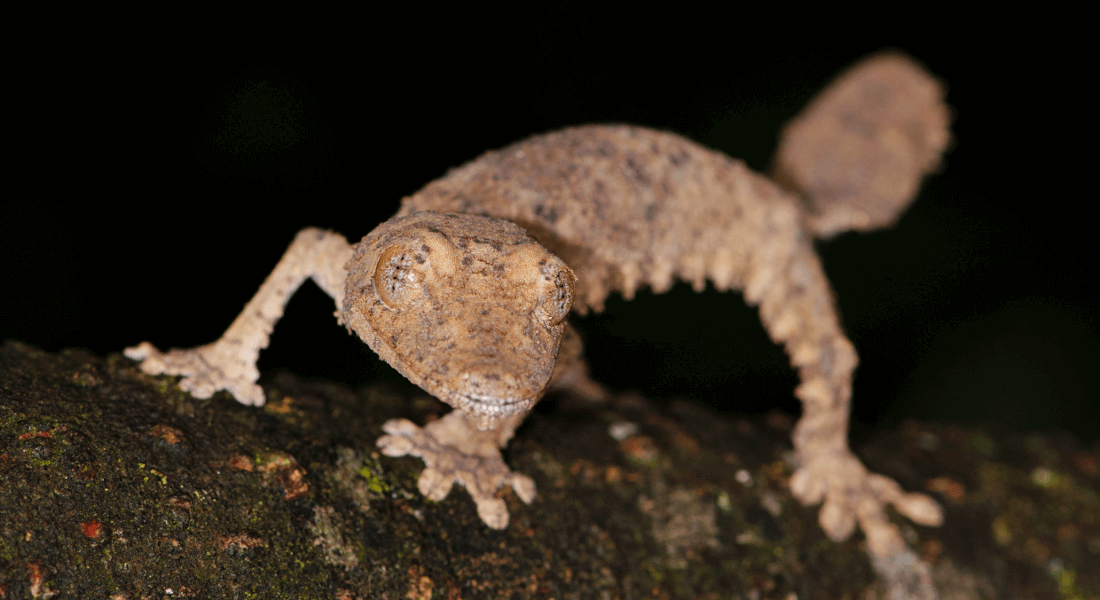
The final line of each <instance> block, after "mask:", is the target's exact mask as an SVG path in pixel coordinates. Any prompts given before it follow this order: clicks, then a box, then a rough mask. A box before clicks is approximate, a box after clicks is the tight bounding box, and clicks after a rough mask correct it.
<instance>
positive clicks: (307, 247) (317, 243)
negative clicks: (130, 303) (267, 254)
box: [124, 228, 352, 406]
mask: <svg viewBox="0 0 1100 600" xmlns="http://www.w3.org/2000/svg"><path fill="white" fill-rule="evenodd" d="M351 255H352V247H351V246H350V245H349V244H348V242H347V240H346V239H344V236H342V235H339V234H336V233H332V232H330V231H323V230H321V229H315V228H309V229H303V230H302V231H300V232H299V233H298V235H297V236H295V238H294V241H293V242H292V243H291V244H290V247H289V248H287V251H286V253H285V254H283V257H282V259H280V260H279V263H278V264H277V265H275V269H274V270H273V271H272V272H271V274H270V275H268V276H267V279H265V280H264V283H263V285H261V286H260V289H259V291H257V292H256V295H255V296H253V297H252V300H250V301H249V302H248V304H247V305H245V307H244V310H243V311H241V314H240V315H238V316H237V318H236V319H235V320H234V321H233V324H232V325H230V326H229V329H227V330H226V331H225V333H224V334H222V337H221V338H219V339H218V340H217V341H215V342H213V343H211V344H207V345H205V346H199V347H197V348H188V349H173V350H170V351H168V352H161V351H159V350H157V349H156V347H154V346H153V345H152V344H150V343H149V342H142V343H141V344H139V345H137V346H134V347H131V348H127V349H126V350H125V351H124V354H125V355H126V356H127V357H128V358H131V359H134V360H138V361H141V370H142V371H144V372H145V373H148V374H150V375H158V374H162V373H163V374H167V375H183V379H182V380H181V381H180V388H182V389H184V390H186V391H189V392H191V394H192V395H193V396H195V397H196V398H209V397H210V396H212V395H213V394H214V392H216V391H218V390H227V391H228V392H229V393H231V394H233V397H234V398H236V399H237V401H238V402H240V403H242V404H248V405H251V406H261V405H263V403H264V392H263V390H262V389H261V388H260V386H258V385H256V380H257V379H259V377H260V372H259V370H257V368H256V359H257V358H259V356H260V350H261V349H263V348H266V347H267V344H268V341H269V339H270V335H271V330H272V329H273V328H274V327H275V322H276V321H278V320H279V319H280V318H281V317H282V316H283V310H284V308H285V307H286V303H287V301H288V300H289V299H290V296H291V295H293V294H294V292H295V291H296V290H297V289H298V287H299V286H300V285H302V282H304V281H305V280H306V279H307V278H313V280H314V281H315V282H316V283H317V285H318V286H319V287H320V288H321V289H322V290H324V291H325V292H326V293H328V295H330V296H332V297H333V299H334V300H335V301H336V309H337V311H336V315H337V319H338V320H339V318H340V313H341V310H342V308H343V301H344V279H345V278H346V276H347V270H346V269H345V268H344V265H345V264H346V263H347V262H348V259H349V258H351Z"/></svg>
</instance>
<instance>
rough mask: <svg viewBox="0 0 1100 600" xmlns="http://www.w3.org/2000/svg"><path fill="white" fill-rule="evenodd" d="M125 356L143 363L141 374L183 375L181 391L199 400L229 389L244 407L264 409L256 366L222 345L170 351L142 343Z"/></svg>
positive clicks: (126, 352) (129, 350) (128, 350)
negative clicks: (257, 381)
mask: <svg viewBox="0 0 1100 600" xmlns="http://www.w3.org/2000/svg"><path fill="white" fill-rule="evenodd" d="M227 350H228V351H227ZM123 354H125V355H126V357H127V358H131V359H133V360H137V361H141V370H142V372H144V373H147V374H149V375H160V374H166V375H183V379H182V380H180V383H179V386H180V389H182V390H185V391H188V392H191V395H192V396H194V397H196V398H209V397H210V396H213V395H214V392H216V391H218V390H227V391H228V392H229V393H231V394H233V397H235V398H236V399H237V401H238V402H240V403H241V404H247V405H249V406H263V403H264V391H263V388H261V387H260V386H258V385H256V380H257V379H259V377H260V372H259V371H258V370H257V369H256V365H255V364H254V362H252V361H248V360H246V359H241V358H239V357H237V356H235V355H234V353H233V352H232V349H227V348H225V347H224V344H222V343H221V342H214V343H213V344H207V345H205V346H199V347H197V348H188V349H185V350H181V349H174V350H170V351H168V352H161V351H160V350H157V349H156V347H155V346H153V345H152V344H150V343H149V342H142V343H140V344H138V345H137V346H133V347H131V348H127V349H125V350H124V351H123Z"/></svg>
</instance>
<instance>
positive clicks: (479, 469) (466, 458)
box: [377, 419, 535, 529]
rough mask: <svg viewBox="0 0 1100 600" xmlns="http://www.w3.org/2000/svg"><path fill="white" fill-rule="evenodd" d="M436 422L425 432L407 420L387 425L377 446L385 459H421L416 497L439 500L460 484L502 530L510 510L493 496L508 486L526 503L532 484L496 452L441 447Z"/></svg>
mask: <svg viewBox="0 0 1100 600" xmlns="http://www.w3.org/2000/svg"><path fill="white" fill-rule="evenodd" d="M443 420H444V419H441V420H440V421H443ZM440 421H435V422H433V423H432V424H429V425H428V426H426V427H425V428H420V427H418V426H417V425H416V424H414V423H413V422H412V421H409V420H407V419H391V420H389V421H386V423H385V424H384V425H383V426H382V430H383V431H385V432H386V433H387V434H389V435H384V436H382V437H380V438H378V442H377V443H378V447H379V448H381V449H382V453H383V454H385V455H387V456H406V455H408V456H419V457H420V458H422V459H423V460H424V464H425V468H424V471H423V472H422V473H421V474H420V481H419V482H418V483H417V487H418V488H419V489H420V493H422V494H424V495H425V496H427V497H428V498H431V499H432V500H436V501H439V500H443V499H444V498H446V497H447V494H449V493H450V491H451V486H452V485H453V484H454V483H459V484H461V485H463V486H465V487H466V490H467V491H469V492H470V496H471V497H472V498H473V499H474V502H475V503H476V504H477V514H478V516H480V517H481V520H482V521H484V522H485V524H486V525H488V526H489V527H492V528H493V529H504V528H505V527H507V526H508V507H507V506H506V505H505V503H504V500H501V499H500V498H497V497H496V491H497V490H498V489H499V488H501V487H504V486H508V485H510V486H512V489H514V490H515V492H516V495H518V496H519V498H520V500H523V502H524V503H526V504H530V503H531V501H532V500H534V499H535V482H534V481H532V480H531V478H530V477H527V476H526V475H521V474H519V473H513V472H512V471H511V470H509V469H508V466H507V465H505V464H504V459H502V458H501V456H500V451H499V450H498V449H497V448H495V447H487V446H486V445H482V446H481V447H480V448H478V449H476V450H475V449H473V448H461V449H460V448H457V447H455V446H454V445H451V444H449V443H444V442H441V441H440V440H439V439H437V437H436V436H435V435H433V431H432V425H434V424H435V423H440ZM475 452H476V453H475ZM481 454H486V455H485V456H482V455H481Z"/></svg>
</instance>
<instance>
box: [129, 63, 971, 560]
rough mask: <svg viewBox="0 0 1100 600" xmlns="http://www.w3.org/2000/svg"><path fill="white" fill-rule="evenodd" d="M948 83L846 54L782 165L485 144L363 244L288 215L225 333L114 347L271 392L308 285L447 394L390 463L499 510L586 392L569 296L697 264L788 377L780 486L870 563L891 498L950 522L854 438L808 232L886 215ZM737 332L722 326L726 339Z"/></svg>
mask: <svg viewBox="0 0 1100 600" xmlns="http://www.w3.org/2000/svg"><path fill="white" fill-rule="evenodd" d="M950 120H951V114H950V109H949V107H948V106H947V105H946V104H945V88H944V86H943V84H942V83H941V82H939V81H938V80H937V79H936V78H934V77H933V76H932V75H930V74H929V73H927V72H926V71H925V70H924V69H923V68H922V67H920V66H918V65H917V64H916V63H915V62H914V61H913V60H911V59H909V58H908V57H906V56H904V55H901V54H899V53H883V54H879V55H874V56H872V57H870V58H867V59H864V60H863V61H861V62H859V63H857V64H855V65H854V66H852V67H850V68H849V69H848V70H847V71H846V72H845V73H843V74H841V75H840V76H839V77H838V78H837V79H836V80H835V81H834V82H833V83H832V84H831V85H829V86H828V87H827V88H826V89H825V90H824V91H823V92H821V93H820V94H819V95H818V96H817V97H816V98H815V99H814V100H812V101H811V102H810V103H809V104H808V105H807V107H806V108H804V109H803V111H802V112H801V113H800V114H799V115H797V116H796V117H795V118H794V119H792V121H790V122H789V123H788V124H787V125H785V127H784V129H783V130H782V132H781V134H780V139H779V145H778V149H777V151H776V156H775V158H774V162H773V167H772V175H771V177H765V176H764V175H761V174H757V173H754V172H753V171H751V170H750V169H749V168H748V167H747V166H746V165H745V164H744V163H743V162H741V161H739V160H735V159H732V158H730V157H727V156H726V155H724V154H722V153H720V152H717V151H714V150H711V149H708V148H705V147H703V146H701V145H699V144H697V143H695V142H692V141H690V140H688V139H686V138H684V137H681V136H679V135H675V134H673V133H667V132H662V131H656V130H652V129H646V128H643V127H638V126H630V125H587V126H578V127H571V128H567V129H563V130H560V131H555V132H551V133H546V134H542V135H536V136H534V137H531V138H528V139H526V140H523V141H520V142H518V143H515V144H513V145H511V146H508V147H506V148H503V149H501V150H497V151H491V152H487V153H485V154H484V155H482V156H481V157H479V158H477V159H475V160H473V161H471V162H469V163H468V164H466V165H464V166H461V167H458V168H455V169H452V170H451V171H450V172H448V173H447V174H446V175H445V176H443V177H442V178H440V179H438V180H436V181H433V182H431V183H429V184H428V185H427V186H425V187H424V188H423V189H421V190H420V191H418V192H416V193H415V194H413V195H411V196H408V197H406V198H404V199H403V200H402V202H401V206H400V210H399V211H398V212H397V214H396V215H394V216H393V217H392V218H391V219H390V220H388V221H386V222H384V223H382V224H381V225H379V226H378V227H377V228H375V229H374V230H373V231H371V232H370V233H369V234H368V235H367V236H366V237H364V238H363V239H362V241H360V242H358V243H356V244H350V243H348V241H347V240H346V239H345V238H344V237H343V236H341V235H339V234H337V233H334V232H331V231H325V230H320V229H316V228H309V229H304V230H302V231H301V232H300V233H299V234H298V235H297V236H296V237H295V239H294V241H293V242H292V243H291V245H290V247H289V248H288V250H287V251H286V253H285V254H284V256H283V257H282V259H281V260H280V261H279V262H278V264H277V265H276V266H275V269H274V270H273V271H272V273H271V274H270V275H269V276H268V277H267V279H266V280H265V281H264V283H263V284H262V286H261V287H260V289H259V291H258V292H257V293H256V295H255V296H254V297H253V298H252V299H251V300H250V301H249V302H248V304H247V305H246V306H245V309H244V310H243V311H242V312H241V314H240V316H238V317H237V318H236V320H234V321H233V323H232V324H231V325H230V327H229V328H228V329H227V330H226V332H225V334H224V335H223V336H222V337H221V338H220V339H218V340H217V341H215V342H213V343H211V344H208V345H205V346H201V347H197V348H192V349H173V350H171V351H168V352H160V351H159V350H157V348H156V347H154V346H153V345H152V344H150V343H149V342H142V343H141V344H140V345H138V346H134V347H131V348H127V349H126V350H125V355H126V356H127V357H129V358H131V359H134V360H137V361H140V368H141V370H142V371H143V372H145V373H148V374H169V375H182V376H183V378H182V379H181V380H180V382H179V385H180V387H181V388H182V389H184V390H187V391H189V392H190V393H191V394H192V395H193V396H195V397H197V398H208V397H210V396H211V395H212V394H213V393H215V392H216V391H218V390H227V391H228V392H229V393H230V394H232V396H233V397H234V398H236V400H237V401H239V402H241V403H243V404H246V405H252V406H259V405H262V404H263V403H264V395H263V390H262V389H261V388H260V387H259V386H258V385H257V384H256V381H257V379H258V378H259V372H258V370H257V367H256V360H257V358H258V356H259V352H260V350H261V349H263V348H265V347H266V346H267V344H268V341H269V336H270V334H271V332H272V329H273V328H274V325H275V323H276V321H278V319H279V318H280V317H281V316H282V314H283V310H284V307H285V305H286V303H287V301H288V300H289V298H290V296H291V295H292V294H293V293H294V292H295V290H297V289H298V287H299V286H300V285H301V284H302V283H303V282H304V281H305V280H306V279H312V280H313V281H314V282H315V283H316V284H317V285H318V286H319V287H320V288H321V289H322V290H324V291H325V292H326V293H327V294H328V295H329V296H331V297H332V298H333V300H334V301H335V304H336V313H335V314H336V318H337V321H338V322H339V323H340V324H342V325H343V326H345V327H346V328H347V329H348V331H349V333H351V332H354V334H357V335H358V336H359V337H360V338H361V339H362V340H363V341H364V342H365V343H366V344H367V345H368V346H370V348H371V349H373V350H374V351H375V352H376V353H377V354H378V355H379V356H380V357H381V358H382V359H383V360H385V361H386V362H387V363H389V364H390V365H392V366H393V367H394V368H395V369H396V370H397V371H399V372H400V373H401V374H402V375H404V376H405V377H407V378H408V379H409V380H410V381H411V382H412V383H414V384H416V385H418V386H420V387H421V388H423V389H424V390H425V391H427V392H428V393H429V394H431V395H433V396H435V397H436V398H438V399H440V400H442V401H443V402H445V403H447V404H449V405H450V406H452V407H453V410H452V411H451V412H450V413H448V414H447V415H445V416H443V417H442V418H440V419H437V420H434V421H432V422H430V423H428V424H426V425H424V426H423V427H421V426H418V425H416V424H414V423H412V422H411V421H408V420H405V419H393V420H389V421H387V422H386V423H385V424H384V426H383V432H384V435H382V436H381V437H380V438H379V439H378V441H377V445H378V446H379V447H380V448H381V449H382V451H383V453H384V454H386V455H389V456H403V455H411V456H417V457H420V458H421V459H422V460H423V461H424V463H425V468H424V470H423V472H422V473H421V475H420V478H419V481H418V488H419V490H420V492H421V493H422V494H424V495H425V496H427V497H428V498H431V499H434V500H442V499H443V498H444V497H446V496H447V495H448V493H449V492H450V490H451V489H452V487H453V484H454V483H459V484H461V485H463V486H465V488H466V490H467V491H468V492H469V494H470V496H471V497H472V498H473V500H474V502H475V504H476V507H477V513H478V515H479V516H480V518H481V519H482V521H483V522H484V523H485V524H487V525H488V526H489V527H491V528H494V529H504V528H505V527H507V525H508V521H509V513H508V509H507V507H506V505H505V503H504V501H503V500H502V499H501V498H499V497H498V495H497V491H498V490H499V489H500V488H502V487H506V486H510V487H512V489H513V490H514V491H515V493H516V494H517V495H518V497H519V498H520V499H521V500H522V501H523V502H524V503H527V504H530V503H531V502H533V501H534V499H535V497H536V489H535V484H534V481H533V480H532V479H531V478H530V477H527V476H526V475H523V474H521V473H517V472H513V471H511V470H510V469H509V468H508V466H507V465H506V464H505V463H504V460H503V458H502V456H501V449H502V448H504V447H505V445H506V444H507V442H508V441H509V440H510V439H511V438H512V437H513V435H514V433H515V430H516V428H517V427H518V426H519V425H520V423H521V422H522V421H523V419H524V417H525V416H526V415H527V414H528V413H529V412H530V411H531V408H532V407H533V406H534V405H535V403H536V402H538V401H539V399H540V398H542V397H543V395H544V394H545V393H546V392H547V391H548V390H550V389H571V390H572V391H574V392H576V393H579V394H581V395H582V396H587V397H590V398H594V399H602V398H605V397H607V395H608V394H609V392H607V390H606V389H605V388H603V387H602V386H601V385H600V384H598V383H597V382H595V381H593V380H592V379H591V378H590V377H589V375H588V371H587V368H586V366H585V363H584V359H583V349H582V347H581V341H580V337H579V335H578V334H577V332H576V331H575V330H574V329H573V326H572V325H570V323H569V319H568V317H569V315H570V313H577V314H581V315H584V314H586V313H589V312H599V311H601V310H602V309H603V308H604V302H605V300H606V299H607V298H608V296H609V295H610V294H612V293H618V294H621V295H622V296H623V297H624V298H626V299H630V298H632V297H633V295H634V294H635V293H636V292H637V291H638V290H639V289H641V288H643V287H646V286H648V287H649V288H651V289H652V290H653V292H655V293H660V292H664V291H667V290H668V289H669V288H670V287H671V286H672V284H673V282H674V280H685V281H687V282H690V283H691V285H692V286H693V287H694V289H695V290H696V291H699V290H702V289H703V288H704V287H705V285H706V282H707V281H708V280H709V281H710V282H711V283H712V284H713V286H714V287H715V288H717V289H718V290H723V291H739V292H741V294H742V296H743V298H744V300H745V301H746V302H747V303H748V304H750V305H752V306H756V307H758V310H759V314H760V318H761V321H762V322H763V325H764V327H765V329H766V331H767V333H768V334H769V336H770V337H771V339H772V340H774V341H775V342H776V343H778V344H781V345H782V346H783V348H784V349H785V351H786V352H787V355H788V357H789V359H790V363H791V365H792V367H793V368H794V369H795V370H796V371H797V373H798V377H799V380H800V383H799V385H798V386H797V388H796V389H795V395H796V396H797V397H798V398H799V399H800V401H801V404H802V414H801V417H800V418H799V420H798V422H797V424H796V426H795V428H794V431H793V436H792V438H793V446H794V451H795V456H796V462H797V467H796V470H795V471H794V473H793V475H792V476H791V478H790V489H791V491H792V493H793V495H794V496H795V497H796V498H797V499H798V500H799V501H801V502H802V503H804V504H807V505H812V504H817V503H821V504H822V508H821V510H820V512H819V523H820V524H821V526H822V528H823V529H824V531H825V532H826V534H827V535H828V536H829V537H830V538H832V539H834V540H843V539H846V538H847V537H849V536H850V534H851V533H852V532H853V531H854V529H855V527H856V526H857V525H858V526H859V527H860V529H861V530H862V531H863V533H864V534H865V536H866V538H867V543H868V549H869V551H870V553H871V555H872V557H873V558H879V559H883V560H885V559H888V558H890V557H897V556H903V555H908V556H911V554H906V553H907V552H909V551H907V548H906V545H905V542H904V541H903V540H902V538H901V535H900V532H899V530H898V528H897V527H896V526H895V525H894V524H892V523H891V522H890V521H889V520H888V518H887V513H886V510H885V507H886V506H887V505H893V506H894V508H895V509H896V510H897V511H898V512H899V513H901V514H902V515H904V516H905V517H908V518H909V519H911V520H912V521H914V522H916V523H920V524H923V525H929V526H935V525H939V524H940V523H941V521H942V518H943V515H942V510H941V508H940V507H939V505H938V504H937V503H936V502H935V501H934V500H932V499H931V498H929V497H927V496H925V495H923V494H920V493H913V492H906V491H904V490H903V489H902V488H901V487H900V486H899V484H897V483H896V482H894V481H893V480H892V479H889V478H887V477H885V476H882V475H878V474H875V473H871V472H869V471H868V470H867V469H866V468H865V467H864V466H863V465H862V463H861V462H860V461H859V459H858V458H857V457H856V456H855V455H854V454H853V453H852V451H851V450H850V448H849V446H848V441H847V431H848V415H849V406H850V402H851V394H852V381H853V372H854V370H855V368H856V365H857V363H858V358H857V355H856V351H855V348H854V346H853V345H852V343H851V342H850V341H849V340H848V338H847V337H846V335H845V334H844V331H843V330H842V328H841V325H840V320H839V317H838V313H837V308H836V304H835V300H834V295H833V292H832V290H831V287H830V285H829V282H828V281H827V279H826V277H825V274H824V272H823V270H822V266H821V262H820V260H819V258H818V256H817V254H816V253H815V251H814V248H813V240H814V239H815V238H816V239H826V238H829V237H831V236H834V235H836V234H838V233H840V232H843V231H848V230H856V231H868V230H872V229H876V228H881V227H887V226H890V225H892V224H893V223H894V222H895V221H896V220H897V219H898V218H899V216H900V215H901V213H902V212H903V211H904V210H905V208H906V207H907V206H908V205H909V204H910V203H911V202H912V201H913V199H914V198H915V197H916V194H917V190H918V189H919V186H920V183H921V181H922V180H923V179H924V178H925V176H927V175H928V174H930V173H932V172H934V171H936V170H937V169H938V168H939V167H940V165H941V163H942V155H943V153H944V152H945V151H946V149H947V148H948V146H949V144H950V143H951V134H950V129H949V125H950ZM731 343H736V342H735V341H732V342H731Z"/></svg>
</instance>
